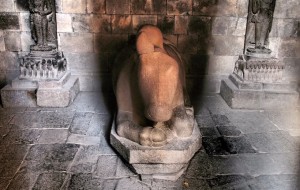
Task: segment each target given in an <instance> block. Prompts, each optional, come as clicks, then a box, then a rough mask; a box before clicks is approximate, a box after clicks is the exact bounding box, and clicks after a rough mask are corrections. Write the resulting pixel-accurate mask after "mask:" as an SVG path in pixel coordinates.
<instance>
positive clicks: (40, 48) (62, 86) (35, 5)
mask: <svg viewBox="0 0 300 190" xmlns="http://www.w3.org/2000/svg"><path fill="white" fill-rule="evenodd" d="M28 4H29V13H30V14H29V22H30V30H31V37H32V39H33V41H34V44H32V45H30V53H29V54H27V55H25V56H23V57H20V58H19V61H20V62H19V69H20V75H19V77H17V78H16V79H14V80H13V81H12V83H11V84H9V85H7V86H6V87H4V88H3V89H2V90H1V97H2V102H3V106H4V107H36V106H41V107H66V106H68V105H69V104H70V103H71V102H72V101H73V100H74V99H75V97H76V95H77V93H78V92H79V81H78V78H77V77H74V76H71V73H70V71H68V64H67V59H66V58H65V57H64V54H63V52H61V51H59V50H58V44H57V22H56V10H55V7H56V6H55V0H29V1H28ZM15 100H18V101H15Z"/></svg>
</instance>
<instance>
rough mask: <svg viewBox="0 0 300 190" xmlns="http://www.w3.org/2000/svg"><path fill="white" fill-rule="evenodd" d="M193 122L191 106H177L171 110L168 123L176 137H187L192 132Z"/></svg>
mask: <svg viewBox="0 0 300 190" xmlns="http://www.w3.org/2000/svg"><path fill="white" fill-rule="evenodd" d="M194 122H195V120H194V110H193V108H192V107H185V106H178V107H176V108H175V109H174V111H173V115H172V118H171V119H170V121H169V123H170V124H169V125H170V127H171V129H172V130H173V131H174V132H175V133H176V135H177V136H178V137H189V136H191V135H192V133H193V129H194Z"/></svg>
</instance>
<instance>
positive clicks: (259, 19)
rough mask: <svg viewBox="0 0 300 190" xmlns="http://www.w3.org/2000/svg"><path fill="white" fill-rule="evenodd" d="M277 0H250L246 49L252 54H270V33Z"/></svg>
mask: <svg viewBox="0 0 300 190" xmlns="http://www.w3.org/2000/svg"><path fill="white" fill-rule="evenodd" d="M275 1H276V0H250V2H249V15H248V25H247V31H246V43H245V46H246V47H245V51H247V52H246V53H247V54H248V55H251V54H256V56H257V55H258V54H262V55H261V56H262V57H263V56H264V54H270V53H271V50H270V49H269V48H268V45H269V33H270V31H271V27H272V21H273V13H274V9H275Z"/></svg>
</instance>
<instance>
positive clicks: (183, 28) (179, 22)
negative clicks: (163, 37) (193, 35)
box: [174, 16, 189, 34]
mask: <svg viewBox="0 0 300 190" xmlns="http://www.w3.org/2000/svg"><path fill="white" fill-rule="evenodd" d="M188 19H189V17H188V16H175V26H174V34H187V32H188V23H189V22H188Z"/></svg>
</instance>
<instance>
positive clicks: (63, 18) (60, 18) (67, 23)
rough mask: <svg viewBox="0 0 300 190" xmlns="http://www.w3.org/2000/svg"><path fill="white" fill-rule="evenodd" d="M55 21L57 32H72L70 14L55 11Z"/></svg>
mask: <svg viewBox="0 0 300 190" xmlns="http://www.w3.org/2000/svg"><path fill="white" fill-rule="evenodd" d="M56 21H57V32H73V28H72V16H71V15H69V14H61V13H56Z"/></svg>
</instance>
